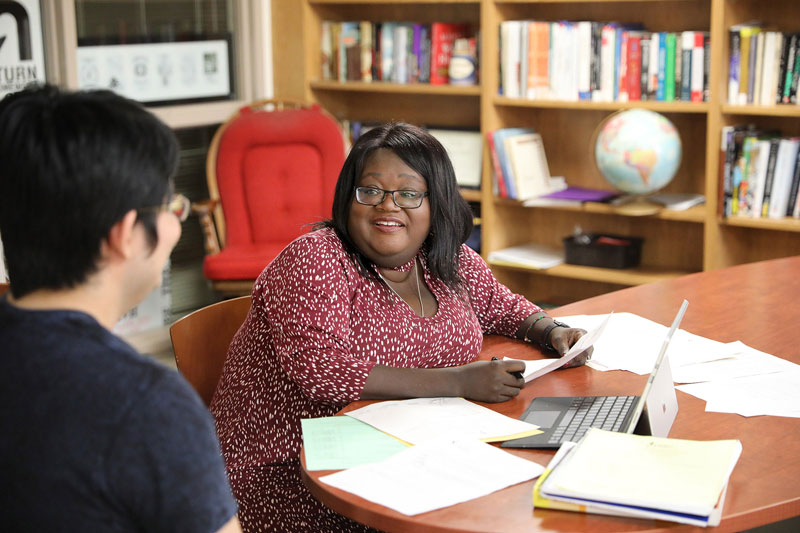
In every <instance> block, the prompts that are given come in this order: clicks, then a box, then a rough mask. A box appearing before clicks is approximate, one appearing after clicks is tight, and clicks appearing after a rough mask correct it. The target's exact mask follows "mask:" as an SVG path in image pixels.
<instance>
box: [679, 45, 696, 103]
mask: <svg viewBox="0 0 800 533" xmlns="http://www.w3.org/2000/svg"><path fill="white" fill-rule="evenodd" d="M694 42H695V32H693V31H685V32H683V33H681V69H682V70H683V75H682V76H681V92H680V95H681V98H680V99H681V100H683V101H684V102H688V101H695V100H694V99H693V98H692V81H693V80H694V69H695V68H696V64H695V60H694V57H693V55H694V54H693V52H694ZM695 83H696V82H695Z"/></svg>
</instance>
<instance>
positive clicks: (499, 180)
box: [486, 131, 508, 198]
mask: <svg viewBox="0 0 800 533" xmlns="http://www.w3.org/2000/svg"><path fill="white" fill-rule="evenodd" d="M494 134H495V132H494V131H490V132H488V133H487V134H486V139H487V141H488V143H489V155H490V156H491V158H492V170H494V180H495V184H496V185H497V193H498V194H499V196H500V197H501V198H508V190H506V184H505V178H504V177H503V168H502V167H501V166H500V158H499V157H498V155H497V150H496V149H495V144H494V142H495V141H494Z"/></svg>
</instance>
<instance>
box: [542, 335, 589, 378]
mask: <svg viewBox="0 0 800 533" xmlns="http://www.w3.org/2000/svg"><path fill="white" fill-rule="evenodd" d="M585 334H586V330H585V329H580V328H555V329H553V330H552V331H551V332H550V339H549V341H550V345H551V346H552V347H553V348H555V349H556V351H557V352H558V357H561V356H562V355H563V354H565V353H566V352H567V350H569V349H570V348H571V347H572V345H573V344H575V343H576V342H578V339H580V338H581V337H583V336H584V335H585ZM592 350H593V348H592V347H591V346H590V347H589V348H587V349H586V350H584V351H583V352H581V353H579V354H578V355H576V356H575V358H574V359H572V360H571V361H570V362H569V363H567V364H565V365H564V366H562V367H561V368H573V367H576V366H581V365H584V364H586V361H588V360H589V359H591V358H592Z"/></svg>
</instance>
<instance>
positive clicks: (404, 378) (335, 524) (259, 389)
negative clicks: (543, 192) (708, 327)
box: [211, 123, 590, 531]
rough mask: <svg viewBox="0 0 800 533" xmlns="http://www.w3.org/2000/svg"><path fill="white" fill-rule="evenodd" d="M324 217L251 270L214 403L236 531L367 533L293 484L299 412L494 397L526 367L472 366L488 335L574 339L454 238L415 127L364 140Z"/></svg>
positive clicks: (434, 147)
mask: <svg viewBox="0 0 800 533" xmlns="http://www.w3.org/2000/svg"><path fill="white" fill-rule="evenodd" d="M332 215H333V216H332V218H331V219H330V220H328V221H326V222H324V223H322V224H320V227H319V228H317V229H316V231H312V232H310V233H307V234H305V235H303V236H301V237H299V238H298V239H297V240H295V241H294V242H292V243H291V244H289V245H288V246H287V247H286V248H285V249H284V250H283V252H281V254H280V255H279V256H278V257H277V258H275V260H273V261H272V262H271V263H270V264H269V265H268V266H267V267H266V268H265V269H264V271H263V272H262V273H261V275H260V276H259V278H258V279H257V280H256V283H255V285H254V287H253V293H252V306H251V309H250V312H249V314H248V316H247V319H246V320H245V322H244V324H243V326H242V327H241V329H240V330H239V332H238V333H237V334H236V336H235V337H234V339H233V342H232V343H231V347H230V349H229V351H228V356H227V360H226V361H225V368H224V370H223V374H222V378H221V379H220V383H219V385H218V387H217V390H216V393H215V396H214V399H213V401H212V404H211V410H212V412H213V413H214V416H215V418H216V421H217V431H218V433H219V437H220V443H221V445H222V451H223V455H224V457H225V461H226V465H227V469H228V473H229V476H230V481H231V486H232V488H233V492H234V494H235V496H236V498H237V500H238V501H239V505H240V507H239V517H240V519H241V521H242V526H243V528H244V529H245V531H345V530H358V529H359V528H362V527H363V526H360V525H359V524H357V523H355V522H352V521H350V520H348V519H346V518H344V517H342V516H341V515H338V514H336V513H335V512H333V511H331V510H329V509H327V508H326V507H324V506H323V505H322V504H321V503H320V502H319V501H317V500H316V499H315V498H314V497H313V496H312V495H311V494H310V493H309V492H308V491H307V489H306V488H305V487H304V485H303V483H302V481H301V479H300V462H299V452H300V446H301V444H302V439H301V432H300V419H302V418H311V417H323V416H330V415H333V414H334V413H336V412H337V411H339V410H340V409H342V408H343V407H344V406H346V405H347V404H348V403H350V402H352V401H354V400H358V399H362V400H366V399H387V398H414V397H433V396H461V397H464V398H467V399H471V400H477V401H485V402H502V401H506V400H509V399H511V398H513V397H514V396H516V395H517V394H518V393H519V390H520V388H521V387H522V386H523V384H524V382H523V380H522V379H519V378H516V377H514V376H513V375H512V374H510V373H509V372H512V371H518V370H522V369H523V365H522V363H519V362H506V361H491V362H490V361H478V362H474V360H475V358H476V357H477V356H478V353H479V351H480V349H481V343H482V340H483V336H484V335H485V334H500V335H508V336H515V337H517V338H519V339H524V340H528V341H532V342H536V343H539V344H541V345H543V346H548V347H550V348H552V349H554V350H555V351H557V352H559V353H563V352H565V351H566V350H567V349H568V348H569V347H570V346H572V345H573V344H574V343H575V342H576V341H577V340H578V339H579V338H580V336H581V335H583V333H584V331H583V330H580V329H575V328H570V327H569V326H566V325H562V324H560V323H558V324H556V323H555V322H554V321H553V320H552V319H551V318H550V317H548V316H547V315H546V314H545V313H544V312H543V311H542V309H540V308H539V307H538V306H536V305H535V304H533V303H531V302H529V301H527V300H526V299H525V298H524V297H522V296H520V295H517V294H514V293H512V292H511V291H510V290H509V289H508V288H506V287H505V286H503V285H502V284H500V283H499V282H498V281H497V280H496V279H495V278H494V276H493V275H492V273H491V271H490V270H489V267H488V266H487V265H486V263H485V262H484V261H483V260H482V259H481V257H480V256H479V255H478V254H477V253H475V252H474V251H472V250H471V249H470V248H468V247H467V246H466V245H464V244H463V243H464V242H465V241H466V239H467V237H468V236H469V234H470V231H471V229H472V213H471V211H470V208H469V206H468V204H467V203H466V202H465V201H464V200H463V199H462V197H461V195H460V194H459V191H458V186H457V184H456V180H455V174H454V172H453V167H452V164H451V163H450V160H449V158H448V157H447V153H446V152H445V150H444V148H443V147H442V145H441V144H440V143H439V142H438V141H437V140H436V139H435V138H434V137H433V136H431V135H430V134H428V133H427V132H426V131H424V130H422V129H420V128H417V127H415V126H411V125H408V124H401V123H399V124H389V125H385V126H382V127H378V128H375V129H372V130H370V131H369V132H367V133H365V134H364V135H362V136H361V137H360V138H359V139H358V141H357V142H356V143H355V144H354V145H353V148H352V150H351V152H350V154H349V155H348V157H347V160H346V161H345V163H344V165H343V167H342V171H341V173H340V174H339V180H338V183H337V185H336V191H335V197H334V203H333V213H332ZM553 353H554V355H555V352H553ZM589 355H590V351H587V353H584V354H582V355H580V356H579V357H577V358H576V360H575V363H574V365H579V364H583V363H584V362H585V360H586V359H587V358H588V357H589Z"/></svg>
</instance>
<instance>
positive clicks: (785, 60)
mask: <svg viewBox="0 0 800 533" xmlns="http://www.w3.org/2000/svg"><path fill="white" fill-rule="evenodd" d="M781 37H782V39H781V40H782V44H781V53H780V61H779V62H778V82H777V84H776V87H775V100H774V101H773V102H772V103H773V104H780V103H781V102H782V101H783V87H784V85H785V84H786V71H787V69H788V66H789V48H790V42H791V40H790V39H791V35H790V34H788V33H786V34H781Z"/></svg>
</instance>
